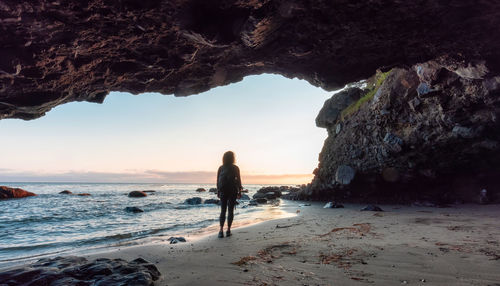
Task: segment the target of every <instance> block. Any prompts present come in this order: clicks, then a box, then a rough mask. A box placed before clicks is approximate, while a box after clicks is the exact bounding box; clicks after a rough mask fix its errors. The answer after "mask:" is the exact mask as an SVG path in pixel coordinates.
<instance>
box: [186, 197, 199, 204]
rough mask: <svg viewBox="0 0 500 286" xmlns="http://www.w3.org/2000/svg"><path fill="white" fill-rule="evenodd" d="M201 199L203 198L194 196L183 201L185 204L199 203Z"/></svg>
mask: <svg viewBox="0 0 500 286" xmlns="http://www.w3.org/2000/svg"><path fill="white" fill-rule="evenodd" d="M202 201H203V200H202V199H201V198H200V197H194V198H190V199H186V200H185V201H184V203H185V204H187V205H199V204H201V202H202Z"/></svg>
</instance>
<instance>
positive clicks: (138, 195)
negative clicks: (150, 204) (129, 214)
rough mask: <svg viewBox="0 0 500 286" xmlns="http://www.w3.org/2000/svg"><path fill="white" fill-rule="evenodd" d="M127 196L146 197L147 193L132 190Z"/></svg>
mask: <svg viewBox="0 0 500 286" xmlns="http://www.w3.org/2000/svg"><path fill="white" fill-rule="evenodd" d="M128 196H129V197H131V198H142V197H147V196H148V195H147V194H146V193H145V192H143V191H132V192H130V193H129V194H128Z"/></svg>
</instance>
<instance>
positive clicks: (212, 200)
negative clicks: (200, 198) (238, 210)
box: [203, 199, 220, 205]
mask: <svg viewBox="0 0 500 286" xmlns="http://www.w3.org/2000/svg"><path fill="white" fill-rule="evenodd" d="M203 203H204V204H206V205H207V204H214V205H218V204H219V203H220V200H217V199H208V200H205V202H203Z"/></svg>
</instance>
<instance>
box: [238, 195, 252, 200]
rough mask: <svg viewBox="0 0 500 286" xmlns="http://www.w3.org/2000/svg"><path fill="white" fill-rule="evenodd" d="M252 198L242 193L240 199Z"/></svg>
mask: <svg viewBox="0 0 500 286" xmlns="http://www.w3.org/2000/svg"><path fill="white" fill-rule="evenodd" d="M249 200H250V197H249V196H248V195H246V194H242V195H241V198H240V201H249Z"/></svg>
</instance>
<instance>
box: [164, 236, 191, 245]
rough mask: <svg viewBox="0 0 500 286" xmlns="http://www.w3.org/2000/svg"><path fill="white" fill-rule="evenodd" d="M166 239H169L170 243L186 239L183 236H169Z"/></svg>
mask: <svg viewBox="0 0 500 286" xmlns="http://www.w3.org/2000/svg"><path fill="white" fill-rule="evenodd" d="M167 240H168V241H170V244H176V243H179V242H186V239H185V238H184V237H181V236H179V237H173V236H172V237H170V238H169V239H167Z"/></svg>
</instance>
